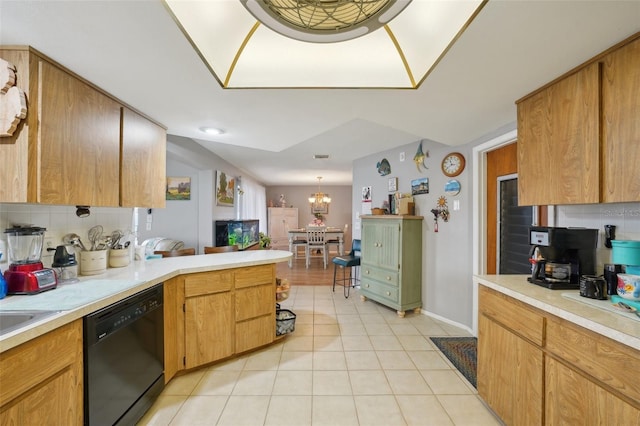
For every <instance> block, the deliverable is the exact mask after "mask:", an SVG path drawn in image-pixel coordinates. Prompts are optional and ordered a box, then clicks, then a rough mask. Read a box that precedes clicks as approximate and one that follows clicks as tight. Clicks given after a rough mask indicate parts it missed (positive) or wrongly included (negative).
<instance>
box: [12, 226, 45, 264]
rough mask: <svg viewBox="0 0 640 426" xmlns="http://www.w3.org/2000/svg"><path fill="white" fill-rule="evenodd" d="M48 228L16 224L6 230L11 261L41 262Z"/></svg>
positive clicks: (23, 262)
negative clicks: (45, 233) (45, 232)
mask: <svg viewBox="0 0 640 426" xmlns="http://www.w3.org/2000/svg"><path fill="white" fill-rule="evenodd" d="M46 230H47V229H46V228H40V227H37V226H30V227H21V226H14V227H13V228H9V229H7V230H6V231H4V233H5V234H7V247H8V249H9V250H8V251H9V262H11V263H14V264H25V263H36V262H40V257H41V256H42V246H43V243H44V231H46Z"/></svg>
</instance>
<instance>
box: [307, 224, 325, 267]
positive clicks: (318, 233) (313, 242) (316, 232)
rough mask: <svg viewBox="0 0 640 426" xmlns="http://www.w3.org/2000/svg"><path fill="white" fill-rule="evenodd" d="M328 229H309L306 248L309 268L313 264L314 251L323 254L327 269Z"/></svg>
mask: <svg viewBox="0 0 640 426" xmlns="http://www.w3.org/2000/svg"><path fill="white" fill-rule="evenodd" d="M326 231H327V228H325V227H324V226H310V227H308V228H307V245H306V246H305V260H306V263H307V268H308V267H309V265H310V264H311V257H312V256H311V254H312V252H313V251H321V252H322V260H323V262H324V269H327V257H328V256H327V244H326V241H325V236H326Z"/></svg>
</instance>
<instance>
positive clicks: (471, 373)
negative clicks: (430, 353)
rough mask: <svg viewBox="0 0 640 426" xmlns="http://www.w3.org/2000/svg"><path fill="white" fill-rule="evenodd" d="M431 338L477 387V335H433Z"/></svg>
mask: <svg viewBox="0 0 640 426" xmlns="http://www.w3.org/2000/svg"><path fill="white" fill-rule="evenodd" d="M430 339H431V340H432V341H433V343H435V344H436V346H437V347H438V349H440V350H441V351H442V353H443V354H444V355H445V356H446V357H447V358H448V359H449V361H451V363H452V364H453V365H455V366H456V368H457V369H458V371H460V372H461V373H462V375H463V376H464V377H466V378H467V380H468V381H469V383H471V384H472V385H473V387H474V388H476V389H477V388H478V385H477V381H476V369H477V359H478V355H477V354H478V339H477V338H475V337H431V338H430Z"/></svg>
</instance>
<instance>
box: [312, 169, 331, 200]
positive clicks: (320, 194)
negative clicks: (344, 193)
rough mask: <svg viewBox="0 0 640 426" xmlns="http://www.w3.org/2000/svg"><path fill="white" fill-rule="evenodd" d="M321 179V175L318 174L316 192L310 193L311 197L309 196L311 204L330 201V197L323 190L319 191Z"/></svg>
mask: <svg viewBox="0 0 640 426" xmlns="http://www.w3.org/2000/svg"><path fill="white" fill-rule="evenodd" d="M321 179H322V176H318V192H316V193H315V194H311V197H309V203H311V204H316V205H319V204H325V203H326V204H328V203H330V202H331V197H329V194H325V193H324V192H322V191H320V180H321Z"/></svg>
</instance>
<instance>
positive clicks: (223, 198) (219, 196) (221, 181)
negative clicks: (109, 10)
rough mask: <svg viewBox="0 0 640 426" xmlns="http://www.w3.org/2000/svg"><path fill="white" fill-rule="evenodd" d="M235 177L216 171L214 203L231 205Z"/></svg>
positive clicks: (233, 195)
mask: <svg viewBox="0 0 640 426" xmlns="http://www.w3.org/2000/svg"><path fill="white" fill-rule="evenodd" d="M235 182H236V180H235V178H234V177H233V176H228V175H227V174H226V173H225V172H221V171H220V170H217V171H216V205H217V206H226V207H233V202H234V199H235V186H236V185H235Z"/></svg>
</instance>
